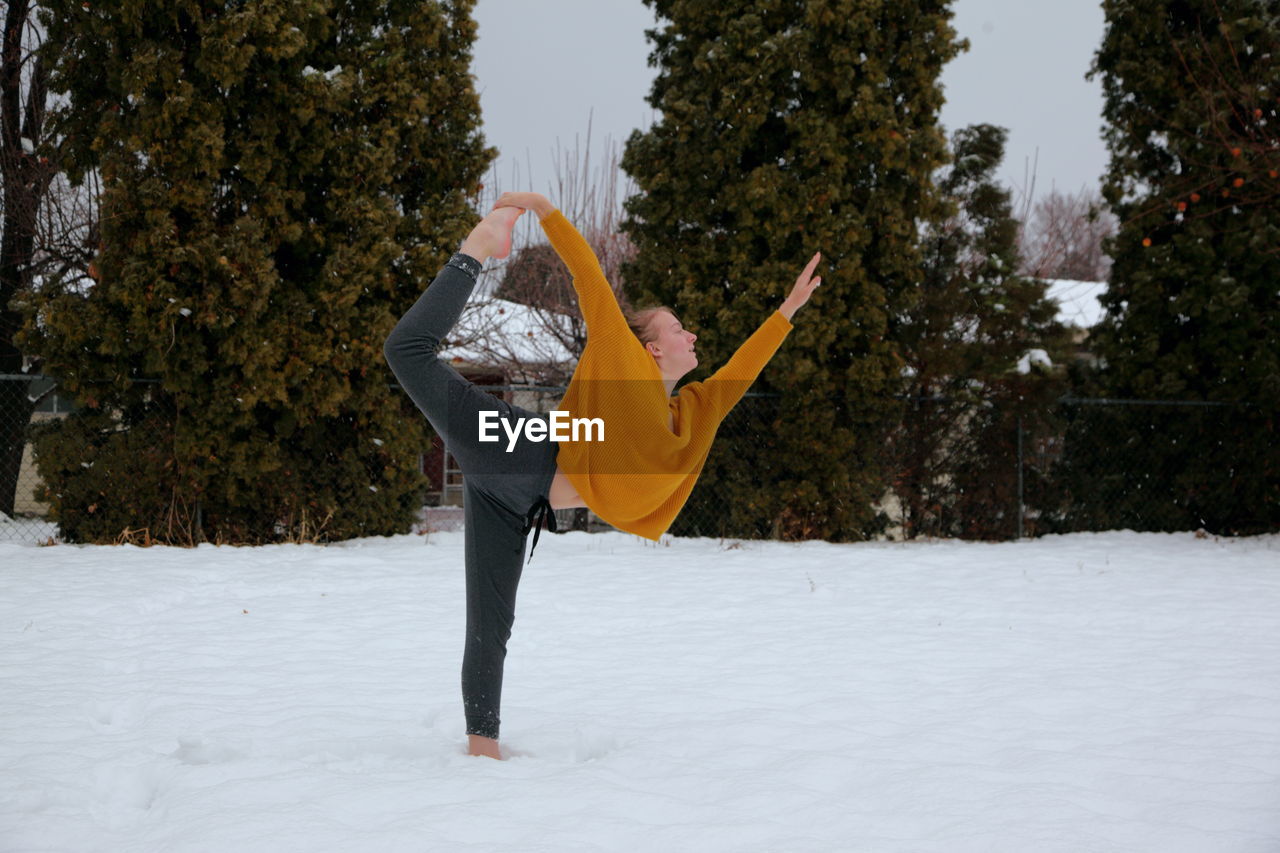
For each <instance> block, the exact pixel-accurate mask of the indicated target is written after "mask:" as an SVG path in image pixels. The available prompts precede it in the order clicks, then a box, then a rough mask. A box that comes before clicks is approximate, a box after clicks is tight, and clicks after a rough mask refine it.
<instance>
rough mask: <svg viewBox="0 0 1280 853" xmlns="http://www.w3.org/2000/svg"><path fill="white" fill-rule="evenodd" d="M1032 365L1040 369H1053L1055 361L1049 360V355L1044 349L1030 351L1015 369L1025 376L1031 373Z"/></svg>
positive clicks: (1019, 360) (1023, 356)
mask: <svg viewBox="0 0 1280 853" xmlns="http://www.w3.org/2000/svg"><path fill="white" fill-rule="evenodd" d="M1032 365H1038V366H1040V367H1053V361H1052V359H1050V358H1049V353H1047V352H1045V351H1044V350H1042V349H1029V350H1027V351H1026V352H1024V353H1023V354H1022V357H1021V358H1019V359H1018V363H1017V364H1016V365H1015V366H1014V369H1015V370H1017V371H1018V372H1019V373H1021V374H1023V375H1024V376H1025V375H1026V374H1028V373H1030V372H1031V367H1032Z"/></svg>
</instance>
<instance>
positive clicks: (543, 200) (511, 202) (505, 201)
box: [493, 193, 556, 219]
mask: <svg viewBox="0 0 1280 853" xmlns="http://www.w3.org/2000/svg"><path fill="white" fill-rule="evenodd" d="M500 207H518V208H521V209H522V210H532V211H533V212H534V213H536V214H538V218H539V219H542V218H544V217H546V216H548V215H549V214H551V213H552V212H553V211H554V210H555V209H556V207H555V205H553V204H552V203H551V202H550V200H548V199H547V197H546V196H544V195H542V194H540V193H503V194H502V195H501V196H500V197H499V198H498V200H497V201H496V202H494V203H493V209H494V210H497V209H498V208H500Z"/></svg>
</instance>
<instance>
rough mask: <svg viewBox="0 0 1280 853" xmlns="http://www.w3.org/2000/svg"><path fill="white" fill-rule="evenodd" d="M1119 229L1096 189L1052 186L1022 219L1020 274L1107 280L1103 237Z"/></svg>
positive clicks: (1108, 265)
mask: <svg viewBox="0 0 1280 853" xmlns="http://www.w3.org/2000/svg"><path fill="white" fill-rule="evenodd" d="M1023 209H1024V210H1026V205H1025V204H1024V208H1023ZM1115 230H1116V220H1115V217H1114V216H1113V215H1112V214H1111V213H1110V211H1108V210H1107V208H1106V205H1105V203H1104V202H1103V200H1102V196H1101V195H1100V194H1099V193H1098V192H1097V191H1096V190H1089V189H1081V190H1080V191H1079V192H1078V193H1075V194H1068V193H1063V192H1059V191H1057V190H1051V191H1050V192H1049V193H1048V194H1047V195H1044V196H1041V197H1040V198H1039V199H1037V200H1036V201H1035V203H1034V205H1031V206H1030V214H1029V216H1027V217H1026V218H1025V219H1023V221H1022V232H1021V235H1020V239H1019V244H1020V245H1019V254H1020V255H1021V257H1022V269H1021V272H1022V274H1023V275H1028V276H1032V277H1034V278H1066V279H1075V280H1077V281H1106V280H1107V277H1108V276H1109V274H1110V269H1111V259H1110V258H1108V257H1107V255H1106V253H1105V252H1103V250H1102V241H1103V240H1105V239H1106V238H1107V237H1109V236H1111V235H1112V234H1114V233H1115Z"/></svg>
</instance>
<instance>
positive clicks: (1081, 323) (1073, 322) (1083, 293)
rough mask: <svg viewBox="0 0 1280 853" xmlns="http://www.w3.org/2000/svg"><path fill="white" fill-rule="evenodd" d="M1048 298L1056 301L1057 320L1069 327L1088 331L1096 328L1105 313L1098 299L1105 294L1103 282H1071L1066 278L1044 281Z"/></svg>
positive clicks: (1105, 284) (1105, 285) (1105, 287)
mask: <svg viewBox="0 0 1280 853" xmlns="http://www.w3.org/2000/svg"><path fill="white" fill-rule="evenodd" d="M1046 283H1047V284H1048V285H1049V288H1048V291H1047V294H1046V295H1048V296H1049V298H1051V299H1056V300H1057V301H1058V305H1059V308H1058V319H1059V320H1061V321H1062V322H1063V323H1065V324H1067V325H1069V326H1075V327H1077V328H1080V329H1088V328H1089V327H1091V326H1096V325H1097V324H1098V321H1100V320H1101V319H1102V316H1103V314H1104V313H1105V312H1104V311H1103V308H1102V303H1101V302H1099V301H1098V297H1100V296H1101V295H1102V294H1104V293H1106V292H1107V283H1106V282H1105V281H1073V280H1071V279H1066V278H1054V279H1046Z"/></svg>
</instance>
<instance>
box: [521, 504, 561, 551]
mask: <svg viewBox="0 0 1280 853" xmlns="http://www.w3.org/2000/svg"><path fill="white" fill-rule="evenodd" d="M544 521H545V522H546V525H547V529H548V530H550V531H551V532H552V533H555V532H556V513H555V510H553V509H552V508H551V501H549V500H547V498H546V496H545V495H544V496H542V497H539V498H538V499H537V500H536V501H534V502H533V506H531V507H529V514H528V515H527V516H525V519H524V529H523V530H521V531H520V535H521V536H528V535H529V531H530V530H532V531H533V544H532V545H531V546H529V559H528V560H527V561H526V562H525V565H528V564H529V563H531V562H533V549H534V548H537V547H538V534H540V533H541V532H542V524H543V522H544Z"/></svg>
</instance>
